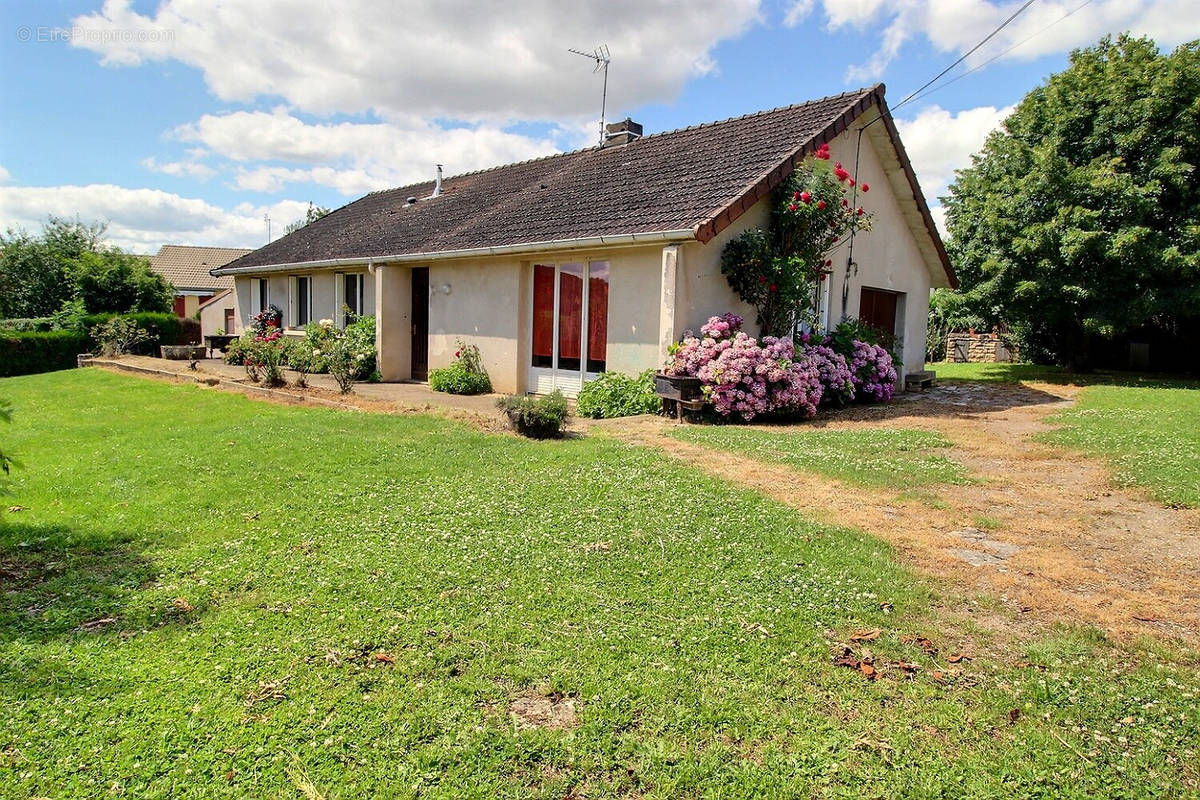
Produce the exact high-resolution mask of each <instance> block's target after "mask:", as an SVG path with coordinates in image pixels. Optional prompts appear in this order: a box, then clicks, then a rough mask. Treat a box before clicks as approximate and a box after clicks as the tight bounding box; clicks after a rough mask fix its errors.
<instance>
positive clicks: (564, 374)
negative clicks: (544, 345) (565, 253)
mask: <svg viewBox="0 0 1200 800" xmlns="http://www.w3.org/2000/svg"><path fill="white" fill-rule="evenodd" d="M564 264H581V265H582V266H583V308H582V317H583V319H582V323H581V324H582V326H583V330H581V331H580V343H579V344H580V346H579V369H578V370H564V369H559V368H558V337H559V331H558V322H559V319H558V312H559V299H560V298H559V290H560V287H561V276H562V268H563V265H564ZM592 264H604V265H605V266H606V267H607V268H608V281H609V298H610V299H611V297H612V261H611V260H609V259H607V258H580V259H574V260H566V261H561V262H559V261H555V262H545V261H537V262H531V263H530V265H529V269H530V272H531V273H532V270H533V268H534V267H538V266H541V267H553V268H554V327H553V331H552V334H551V335H552V342H553V346H552V348H551V351H550V353H551V355H550V366H549V367H535V366H533V356H532V354H530V357H529V359H528V360H527V362H526V363H527V366H528V369H529V386H530V390H531V391H533V392H534V393H535V394H548V393H550V392H552V391H554V390H555V389H558V390H559V391H561V392H562V393H563V394H564V395H566V396H567V397H574V396H575V395H577V394H578V393H579V390H580V389H582V388H583V384H585V383H587V382H588V381H590V380H595V379H596V378H598V377H600V375H601V373H599V372H588V371H587V363H588V355H589V354H588V344H589V342H588V315H589V314H590V313H591V308H592V282H591V277H592ZM529 286H530V291H529V299H528V303H529V326H530V330H529V336H530V341H531V342H532V341H533V303H534V296H533V280H532V279H531V280H530V281H529ZM604 328H605V334H604V335H605V339H606V340H607V338H608V321H607V320H605V325H604ZM605 370H606V371H607V366H606V367H605Z"/></svg>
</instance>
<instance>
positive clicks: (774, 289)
mask: <svg viewBox="0 0 1200 800" xmlns="http://www.w3.org/2000/svg"><path fill="white" fill-rule="evenodd" d="M770 288H771V291H772V292H777V291H779V287H778V286H776V285H775V284H773V283H772V284H771V287H770Z"/></svg>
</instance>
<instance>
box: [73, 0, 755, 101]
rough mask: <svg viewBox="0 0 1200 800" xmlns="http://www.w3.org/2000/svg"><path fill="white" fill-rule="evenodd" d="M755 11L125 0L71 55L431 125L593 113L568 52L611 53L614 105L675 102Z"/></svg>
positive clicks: (220, 90)
mask: <svg viewBox="0 0 1200 800" xmlns="http://www.w3.org/2000/svg"><path fill="white" fill-rule="evenodd" d="M759 17H760V15H759V0H693V2H689V3H686V4H676V3H667V2H658V3H646V2H644V0H590V1H589V2H578V3H562V2H558V0H511V2H507V3H504V4H502V5H480V4H477V3H472V2H469V1H468V0H447V2H436V3H421V4H417V3H407V4H404V5H402V6H397V5H395V4H392V3H380V2H378V0H343V2H339V3H337V4H332V5H331V4H330V3H328V2H327V1H326V0H303V2H301V1H299V0H258V1H257V2H252V3H212V2H210V0H163V2H162V3H160V4H159V5H158V8H157V10H156V11H155V12H154V13H153V15H152V16H151V15H143V14H139V13H137V12H136V11H134V10H133V9H132V8H131V7H130V4H129V2H128V0H106V2H105V3H104V6H103V7H102V9H101V10H100V11H98V12H96V13H93V14H87V15H83V16H80V17H77V18H75V19H74V20H73V21H72V24H73V25H74V26H76V27H77V28H78V31H79V33H78V35H76V36H74V37H73V38H72V44H74V45H75V46H77V47H82V48H86V49H88V50H92V51H94V52H96V53H99V54H100V56H101V60H102V63H104V64H106V65H113V66H133V65H138V64H142V63H145V62H148V61H165V60H168V59H175V60H178V61H180V62H183V63H185V64H189V65H191V66H193V67H196V68H197V69H199V70H201V71H202V72H203V73H204V77H205V80H206V81H207V83H208V86H209V88H210V89H211V90H212V91H213V93H214V94H216V95H217V97H219V98H221V99H222V100H228V101H242V102H249V101H253V100H254V99H256V98H260V97H271V96H274V97H281V98H283V99H284V101H285V102H287V103H288V105H289V106H291V107H293V108H296V109H299V110H302V111H306V112H312V113H318V114H329V113H335V112H343V113H360V112H367V111H374V112H377V113H379V114H381V115H383V116H385V117H389V116H392V115H399V116H406V115H411V114H412V113H414V110H415V112H416V113H419V114H421V115H423V116H424V117H425V118H426V119H456V120H466V121H471V122H477V121H482V120H491V121H497V120H505V121H507V120H539V119H551V118H554V119H562V118H570V117H575V116H593V115H595V112H596V111H597V108H596V106H597V101H598V100H599V93H600V92H599V89H600V86H599V78H598V77H594V76H592V75H591V68H590V66H589V65H588V63H587V62H586V61H584V60H583V59H582V58H580V57H579V56H577V55H572V54H571V53H568V52H567V48H568V47H578V48H581V49H585V50H590V49H591V48H592V47H593V46H595V45H597V44H600V43H607V44H608V45H609V48H610V50H611V52H612V67H611V75H610V82H609V102H610V108H611V109H614V110H620V109H623V108H632V107H635V106H638V105H642V104H645V103H649V102H664V101H669V100H670V99H672V98H673V97H675V96H676V95H677V94H678V93H679V91H680V90H681V89H682V87H683V85H684V83H685V82H686V81H687V80H688V79H689V78H691V77H693V76H695V75H698V74H705V73H707V72H709V71H711V70H712V69H713V68H714V63H713V61H712V57H711V51H712V49H713V47H714V46H715V45H716V44H717V43H718V42H720V41H721V40H724V39H729V38H733V37H736V36H738V35H740V34H741V33H742V32H743V31H744V30H746V29H747V28H748V27H749V26H750V25H752V24H753V23H755V22H756V21H758V20H759Z"/></svg>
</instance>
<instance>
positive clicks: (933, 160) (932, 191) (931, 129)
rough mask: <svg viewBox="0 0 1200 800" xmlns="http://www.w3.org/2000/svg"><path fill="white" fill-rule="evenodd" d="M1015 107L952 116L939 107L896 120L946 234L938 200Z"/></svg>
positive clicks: (981, 108)
mask: <svg viewBox="0 0 1200 800" xmlns="http://www.w3.org/2000/svg"><path fill="white" fill-rule="evenodd" d="M1012 110H1013V106H1008V107H1006V108H996V107H995V106H979V107H978V108H968V109H964V110H963V111H959V112H957V113H952V112H950V111H947V110H945V109H944V108H941V107H939V106H936V105H935V106H930V107H929V108H925V109H922V110H921V112H920V113H919V114H917V116H916V117H913V118H911V119H897V120H896V128H897V129H898V130H899V131H900V139H901V141H903V142H904V149H905V151H906V152H907V153H908V157H909V159H910V160H911V161H912V165H913V171H914V172H916V173H917V180H918V181H919V182H920V184H921V191H923V192H924V193H925V198H926V199H927V200H928V202H929V210H930V213H931V214H932V215H933V221H934V222H935V223H937V227H938V230H939V231H941V232H942V235H943V236H945V235H946V209H945V208H943V207H942V205H941V203H940V201H939V200H938V198H939V197H940V196H942V195H944V194H946V192H947V190H948V188H949V186H950V183H951V182H952V181H953V180H954V171H955V170H956V169H962V168H963V167H968V166H970V164H971V155H972V154H973V153H976V152H978V151H979V149H980V148H981V147H983V143H984V140H986V139H987V136H988V134H989V133H991V132H992V131H993V130H995V129H996V128H998V127H999V126H1000V123H1001V122H1003V121H1004V118H1005V117H1007V116H1008V115H1009V114H1011V113H1012Z"/></svg>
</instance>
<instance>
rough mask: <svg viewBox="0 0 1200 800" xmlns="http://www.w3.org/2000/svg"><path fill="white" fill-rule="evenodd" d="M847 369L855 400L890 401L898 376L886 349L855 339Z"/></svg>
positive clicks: (890, 355)
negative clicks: (850, 377) (851, 381)
mask: <svg viewBox="0 0 1200 800" xmlns="http://www.w3.org/2000/svg"><path fill="white" fill-rule="evenodd" d="M849 367H850V373H851V375H853V381H854V396H855V397H856V398H858V399H859V400H863V401H867V402H875V403H881V402H884V401H887V400H891V399H892V395H893V394H895V392H896V380H897V377H898V376H897V374H896V365H895V364H894V363H892V354H891V353H889V352H888V351H887V349H886V348H884V347H881V346H879V345H877V344H868V343H866V342H863V341H859V340H857V339H856V340H855V341H854V353H853V355H852V356H851V358H850V363H849Z"/></svg>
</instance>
